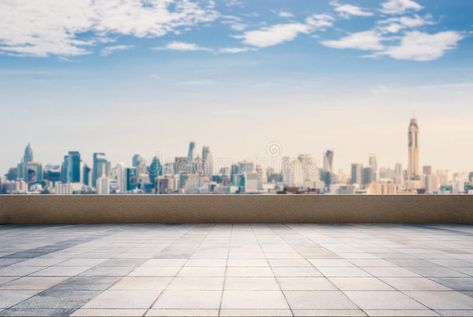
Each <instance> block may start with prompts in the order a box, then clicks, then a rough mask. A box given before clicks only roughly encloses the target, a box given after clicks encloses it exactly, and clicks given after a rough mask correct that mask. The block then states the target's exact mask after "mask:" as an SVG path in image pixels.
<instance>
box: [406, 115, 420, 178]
mask: <svg viewBox="0 0 473 317" xmlns="http://www.w3.org/2000/svg"><path fill="white" fill-rule="evenodd" d="M408 152H409V161H408V165H407V177H408V179H409V180H419V179H420V167H419V127H418V125H417V120H416V119H415V118H413V119H411V122H410V123H409V130H408Z"/></svg>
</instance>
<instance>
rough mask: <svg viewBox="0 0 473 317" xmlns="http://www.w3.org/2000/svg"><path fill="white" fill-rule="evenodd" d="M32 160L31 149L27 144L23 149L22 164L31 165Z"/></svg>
mask: <svg viewBox="0 0 473 317" xmlns="http://www.w3.org/2000/svg"><path fill="white" fill-rule="evenodd" d="M33 158H34V157H33V149H32V148H31V144H30V143H28V145H27V146H26V148H25V153H24V154H23V163H31V162H33Z"/></svg>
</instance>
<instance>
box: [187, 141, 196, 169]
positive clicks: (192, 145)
mask: <svg viewBox="0 0 473 317" xmlns="http://www.w3.org/2000/svg"><path fill="white" fill-rule="evenodd" d="M194 151H195V142H190V143H189V151H188V152H187V162H188V164H189V167H190V168H192V161H193V160H194Z"/></svg>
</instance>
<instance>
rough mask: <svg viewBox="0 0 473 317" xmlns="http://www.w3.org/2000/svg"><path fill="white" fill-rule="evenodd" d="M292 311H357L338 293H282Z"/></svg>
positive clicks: (354, 306) (352, 304)
mask: <svg viewBox="0 0 473 317" xmlns="http://www.w3.org/2000/svg"><path fill="white" fill-rule="evenodd" d="M284 294H285V295H286V298H287V301H288V302H289V305H290V307H291V309H293V310H299V309H302V310H306V309H310V310H330V309H348V310H352V309H358V307H356V305H355V304H354V303H353V302H352V301H351V300H349V299H348V297H346V296H345V294H343V293H342V292H340V291H284Z"/></svg>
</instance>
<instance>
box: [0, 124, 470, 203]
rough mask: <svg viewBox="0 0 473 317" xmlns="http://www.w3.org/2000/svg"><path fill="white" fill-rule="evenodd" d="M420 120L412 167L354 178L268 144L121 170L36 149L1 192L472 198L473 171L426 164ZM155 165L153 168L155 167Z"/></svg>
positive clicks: (365, 169) (329, 159)
mask: <svg viewBox="0 0 473 317" xmlns="http://www.w3.org/2000/svg"><path fill="white" fill-rule="evenodd" d="M420 131H421V129H420V128H419V125H418V122H417V119H416V118H412V119H410V122H409V126H408V129H407V156H408V164H407V168H403V165H402V163H399V162H397V163H396V164H395V165H394V166H386V165H379V164H378V159H377V157H376V154H373V153H370V154H369V157H368V164H366V165H365V164H364V163H360V162H352V163H351V166H350V171H349V172H348V174H347V173H345V171H344V170H343V169H338V170H337V171H335V165H334V161H335V157H336V155H335V152H334V151H333V149H328V150H326V151H325V152H324V154H323V165H322V166H320V165H319V163H318V159H317V158H314V157H313V156H312V155H311V154H304V153H300V154H298V155H297V156H296V157H290V156H287V155H283V151H282V148H281V145H280V144H278V143H275V142H273V143H269V144H267V147H266V157H263V158H261V157H260V158H256V159H255V160H244V161H235V160H229V159H222V158H219V157H218V156H216V157H214V155H213V152H212V150H211V148H210V147H209V146H208V145H202V147H201V154H199V152H198V148H197V144H196V143H195V142H194V141H190V142H189V146H188V150H187V154H186V155H184V156H174V157H173V158H165V157H162V156H159V155H155V156H153V158H152V159H151V161H148V160H147V159H146V158H145V157H143V156H142V155H141V154H139V153H136V154H134V155H133V156H132V157H131V164H127V163H124V162H118V163H114V162H112V161H110V160H109V159H108V158H107V155H106V153H104V152H94V153H93V157H92V163H88V162H87V161H86V160H85V159H83V157H81V154H80V152H79V151H71V150H70V151H68V152H67V154H65V155H64V159H63V161H62V163H61V164H59V165H54V164H51V163H45V164H44V165H43V163H41V162H39V161H38V160H35V157H34V152H33V149H32V146H31V144H30V143H28V145H27V146H26V147H25V150H24V153H23V157H22V159H21V160H20V162H19V163H18V164H17V165H16V166H13V167H11V168H9V169H8V172H7V173H6V174H5V178H2V177H0V193H6V194H15V193H16V194H20V193H34V194H40V193H42V194H49V193H53V194H92V193H96V194H127V193H133V194H210V193H214V194H223V193H226V194H229V193H232V194H235V193H236V194H241V193H253V194H271V193H272V194H276V193H287V192H290V193H312V194H402V193H404V194H447V193H456V194H459V193H468V194H471V193H473V171H471V170H470V172H465V171H463V172H458V171H452V170H442V169H438V168H437V169H436V170H434V167H433V166H432V165H422V169H421V168H420V166H421V160H420V154H421V150H420ZM148 162H149V163H148Z"/></svg>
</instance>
